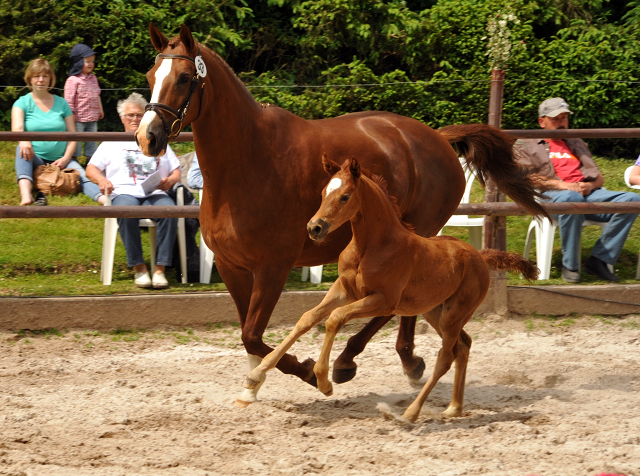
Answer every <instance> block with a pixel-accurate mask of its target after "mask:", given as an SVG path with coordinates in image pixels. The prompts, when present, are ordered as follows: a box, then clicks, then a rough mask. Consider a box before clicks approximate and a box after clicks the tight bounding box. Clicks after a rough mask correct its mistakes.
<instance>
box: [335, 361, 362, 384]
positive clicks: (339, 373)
mask: <svg viewBox="0 0 640 476" xmlns="http://www.w3.org/2000/svg"><path fill="white" fill-rule="evenodd" d="M357 371H358V366H357V365H356V366H355V367H352V368H350V369H337V368H335V367H334V368H333V374H332V375H331V377H332V379H333V381H334V383H345V382H348V381H349V380H352V379H353V377H355V376H356V372H357Z"/></svg>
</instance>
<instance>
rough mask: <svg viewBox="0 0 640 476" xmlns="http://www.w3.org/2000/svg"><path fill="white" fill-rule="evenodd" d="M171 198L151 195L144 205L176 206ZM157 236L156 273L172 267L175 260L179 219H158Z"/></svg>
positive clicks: (163, 195)
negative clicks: (174, 249) (174, 251)
mask: <svg viewBox="0 0 640 476" xmlns="http://www.w3.org/2000/svg"><path fill="white" fill-rule="evenodd" d="M175 204H176V203H175V202H174V201H173V199H172V198H171V197H169V196H168V195H165V194H162V195H160V194H158V195H151V196H150V197H147V198H145V199H144V205H154V206H163V207H170V206H175ZM154 220H155V221H156V222H157V223H158V230H157V235H156V271H159V272H164V267H165V266H171V264H172V259H173V247H174V244H175V242H176V234H177V230H178V219H177V218H158V219H155V218H154Z"/></svg>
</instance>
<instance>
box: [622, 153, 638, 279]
mask: <svg viewBox="0 0 640 476" xmlns="http://www.w3.org/2000/svg"><path fill="white" fill-rule="evenodd" d="M634 167H635V165H632V166H630V167H627V169H626V170H625V171H624V183H626V184H627V187H629V188H634V189H636V190H640V185H632V184H631V183H630V182H629V177H630V176H631V171H632V170H633V168H634ZM636 279H640V253H638V266H637V268H636Z"/></svg>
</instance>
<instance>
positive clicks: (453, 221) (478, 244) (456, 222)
mask: <svg viewBox="0 0 640 476" xmlns="http://www.w3.org/2000/svg"><path fill="white" fill-rule="evenodd" d="M460 165H462V168H463V169H464V178H465V180H466V182H467V184H466V186H465V188H464V195H462V200H460V203H469V197H470V195H471V187H472V186H473V181H474V180H475V178H476V176H475V174H474V173H473V171H472V170H471V169H470V168H469V167H467V164H466V162H465V160H464V158H463V157H460ZM444 226H445V227H447V226H466V227H467V228H468V229H469V243H470V244H471V246H473V247H474V248H475V249H477V250H479V249H482V227H483V226H484V218H469V215H452V216H451V218H449V221H447V223H446V224H445V225H444ZM443 229H444V228H443ZM441 234H442V230H440V231H439V232H438V236H439V235H441Z"/></svg>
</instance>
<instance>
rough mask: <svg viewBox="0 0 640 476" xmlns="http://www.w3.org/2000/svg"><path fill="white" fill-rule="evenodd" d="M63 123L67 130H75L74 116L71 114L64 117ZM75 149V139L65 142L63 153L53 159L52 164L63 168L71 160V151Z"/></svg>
mask: <svg viewBox="0 0 640 476" xmlns="http://www.w3.org/2000/svg"><path fill="white" fill-rule="evenodd" d="M64 123H65V124H66V126H67V132H75V131H76V117H75V116H74V115H73V114H71V115H69V116H67V117H65V118H64ZM75 151H76V141H69V142H67V149H66V150H65V151H64V155H63V156H62V157H60V158H59V159H58V160H56V161H54V162H53V164H52V165H55V166H57V167H60V168H61V169H64V168H65V167H66V166H67V164H68V163H69V162H71V158H72V157H73V153H74V152H75Z"/></svg>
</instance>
